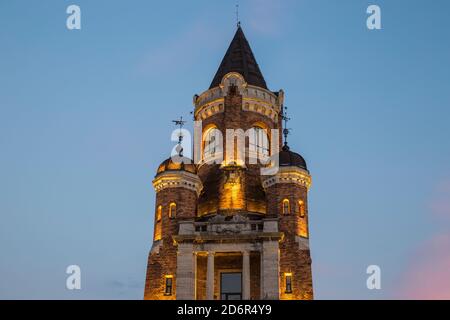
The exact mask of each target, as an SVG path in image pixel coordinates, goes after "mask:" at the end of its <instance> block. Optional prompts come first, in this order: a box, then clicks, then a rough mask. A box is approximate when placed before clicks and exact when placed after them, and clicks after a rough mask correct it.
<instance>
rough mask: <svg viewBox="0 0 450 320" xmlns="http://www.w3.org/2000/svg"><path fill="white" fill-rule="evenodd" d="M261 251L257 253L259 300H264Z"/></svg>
mask: <svg viewBox="0 0 450 320" xmlns="http://www.w3.org/2000/svg"><path fill="white" fill-rule="evenodd" d="M263 251H264V250H263V249H262V248H261V251H260V253H259V299H260V300H262V299H264V272H263V271H264V269H263V268H264V259H263Z"/></svg>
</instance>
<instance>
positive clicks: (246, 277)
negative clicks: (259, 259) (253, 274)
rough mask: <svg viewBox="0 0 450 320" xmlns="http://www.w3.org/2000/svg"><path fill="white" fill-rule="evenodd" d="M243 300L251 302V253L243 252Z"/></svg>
mask: <svg viewBox="0 0 450 320" xmlns="http://www.w3.org/2000/svg"><path fill="white" fill-rule="evenodd" d="M242 300H250V253H249V252H248V251H244V252H242Z"/></svg>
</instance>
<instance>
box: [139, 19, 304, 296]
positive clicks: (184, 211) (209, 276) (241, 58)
mask: <svg viewBox="0 0 450 320" xmlns="http://www.w3.org/2000/svg"><path fill="white" fill-rule="evenodd" d="M283 100H284V93H283V91H282V90H280V91H277V92H273V91H270V90H269V89H268V88H267V85H266V82H265V80H264V77H263V75H262V73H261V71H260V69H259V66H258V64H257V62H256V59H255V57H254V55H253V52H252V50H251V48H250V45H249V43H248V41H247V39H246V38H245V36H244V33H243V31H242V28H241V27H240V26H239V27H238V29H237V31H236V34H235V36H234V38H233V40H232V42H231V44H230V46H229V48H228V50H227V52H226V54H225V57H224V58H223V61H222V63H221V64H220V67H219V69H218V71H217V73H216V75H215V77H214V79H213V81H212V83H211V86H210V88H209V89H208V90H207V91H205V92H204V93H202V94H201V95H195V96H194V108H195V109H194V117H195V120H196V128H199V129H198V134H194V160H195V161H191V160H190V159H187V158H184V157H182V156H177V157H173V158H170V159H167V160H165V161H164V162H163V163H162V164H161V165H160V166H159V168H158V171H157V174H156V176H155V179H154V180H153V186H154V188H155V190H156V207H155V225H154V239H153V245H152V248H151V250H150V254H149V259H148V269H147V278H146V285H145V293H144V298H145V299H192V300H193V299H198V300H204V299H207V300H212V299H243V300H248V299H286V300H299V299H312V298H313V286H312V270H311V258H310V251H309V231H308V201H307V194H308V189H309V187H310V184H311V177H310V174H309V171H308V169H307V166H306V162H305V160H304V159H303V157H302V156H300V155H299V154H298V153H295V152H293V151H291V150H290V149H289V147H288V145H287V143H286V141H284V145H283V141H282V133H283V126H282V118H283V116H284V115H283ZM194 162H195V164H194Z"/></svg>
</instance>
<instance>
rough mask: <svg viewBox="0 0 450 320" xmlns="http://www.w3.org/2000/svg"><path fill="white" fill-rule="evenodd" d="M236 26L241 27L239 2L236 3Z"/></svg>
mask: <svg viewBox="0 0 450 320" xmlns="http://www.w3.org/2000/svg"><path fill="white" fill-rule="evenodd" d="M236 26H237V27H238V28H239V27H240V26H241V21H239V4H237V3H236Z"/></svg>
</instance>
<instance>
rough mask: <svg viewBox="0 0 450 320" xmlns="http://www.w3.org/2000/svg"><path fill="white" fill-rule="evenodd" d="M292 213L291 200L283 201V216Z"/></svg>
mask: <svg viewBox="0 0 450 320" xmlns="http://www.w3.org/2000/svg"><path fill="white" fill-rule="evenodd" d="M290 212H291V208H290V205H289V200H288V199H284V200H283V214H289V213H290Z"/></svg>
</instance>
